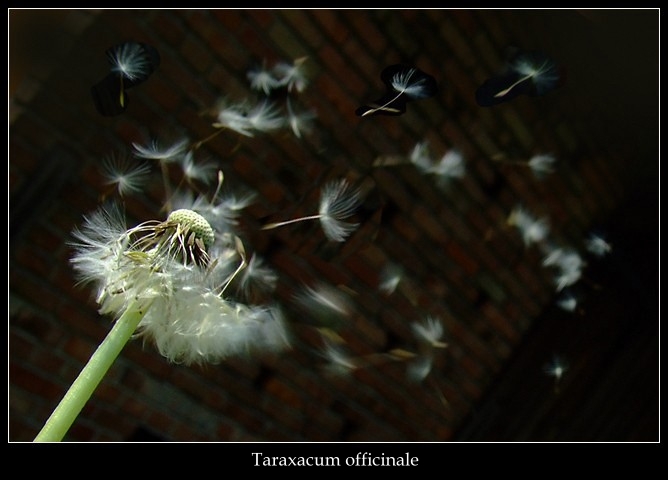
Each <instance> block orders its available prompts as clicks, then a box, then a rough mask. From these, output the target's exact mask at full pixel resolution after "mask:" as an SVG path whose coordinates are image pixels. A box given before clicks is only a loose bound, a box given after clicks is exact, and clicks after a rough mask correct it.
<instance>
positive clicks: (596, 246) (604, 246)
mask: <svg viewBox="0 0 668 480" xmlns="http://www.w3.org/2000/svg"><path fill="white" fill-rule="evenodd" d="M586 247H587V251H589V252H590V253H593V254H594V255H596V256H597V257H603V256H605V255H607V254H608V253H610V252H611V251H612V245H610V244H609V243H608V242H606V241H605V239H604V238H603V237H601V236H599V235H596V234H594V233H592V234H590V235H589V238H587V240H586Z"/></svg>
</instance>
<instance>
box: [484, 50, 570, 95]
mask: <svg viewBox="0 0 668 480" xmlns="http://www.w3.org/2000/svg"><path fill="white" fill-rule="evenodd" d="M564 78H565V75H564V69H563V68H561V67H560V66H559V65H557V63H556V62H555V61H554V60H553V59H552V58H550V57H548V56H547V55H545V54H544V53H541V52H518V53H516V54H515V55H514V57H513V58H512V59H511V60H510V61H509V66H508V70H507V71H506V72H505V73H504V74H502V75H498V76H494V77H492V78H489V79H488V80H486V81H485V82H484V83H483V84H482V85H481V86H480V87H478V89H477V90H476V93H475V97H476V101H477V103H478V105H480V106H483V107H488V106H492V105H497V104H499V103H502V102H507V101H509V100H512V99H513V98H516V97H517V96H519V95H528V96H539V95H545V94H546V93H548V92H550V91H552V90H554V89H555V88H557V87H558V86H560V85H561V84H563V83H564Z"/></svg>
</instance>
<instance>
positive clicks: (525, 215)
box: [507, 206, 550, 246]
mask: <svg viewBox="0 0 668 480" xmlns="http://www.w3.org/2000/svg"><path fill="white" fill-rule="evenodd" d="M507 222H508V225H513V226H515V227H517V229H518V230H519V231H520V233H521V234H522V240H523V241H524V244H525V245H526V246H529V245H531V244H534V243H541V242H542V241H544V240H545V239H546V238H547V234H548V232H549V230H550V227H549V224H548V221H547V219H546V218H540V219H536V218H534V217H533V216H532V215H531V214H530V213H529V212H527V211H526V209H524V208H523V207H521V206H517V207H515V208H514V209H513V210H512V211H511V212H510V215H509V216H508V220H507Z"/></svg>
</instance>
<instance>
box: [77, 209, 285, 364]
mask: <svg viewBox="0 0 668 480" xmlns="http://www.w3.org/2000/svg"><path fill="white" fill-rule="evenodd" d="M168 222H175V223H177V224H178V225H179V227H177V230H183V229H187V230H189V231H192V232H194V233H195V235H196V236H197V237H198V238H201V239H202V241H203V242H204V243H205V245H210V244H213V242H214V231H213V229H212V228H211V226H210V225H209V223H208V222H207V221H206V220H205V219H204V218H203V217H202V216H201V215H199V214H197V213H195V212H193V211H192V210H188V209H183V210H176V211H174V212H172V213H171V214H170V215H169V219H168ZM156 225H157V227H156V228H160V226H161V225H163V224H162V223H156ZM137 232H139V234H144V235H147V236H149V237H150V236H151V235H152V233H151V232H152V231H151V230H150V227H146V226H143V227H141V228H140V227H135V228H134V229H130V230H126V227H125V220H124V218H123V215H122V214H121V213H120V211H118V210H117V209H112V210H104V209H101V210H99V211H97V212H96V213H94V214H93V215H91V216H90V217H88V218H86V220H85V222H84V225H83V227H82V228H81V229H80V230H75V232H74V236H75V238H76V239H77V243H75V244H74V245H73V246H74V247H75V254H74V256H73V258H72V263H73V265H74V268H75V270H76V271H77V273H78V275H79V277H80V279H81V281H82V282H87V283H94V284H95V285H96V286H97V302H98V305H99V306H100V313H101V314H104V315H110V316H112V317H114V318H115V319H118V318H120V317H121V316H122V315H123V314H124V313H125V312H126V311H128V310H129V309H137V308H141V309H146V313H145V316H144V317H143V318H142V320H141V322H140V323H139V326H138V330H137V335H138V336H139V337H141V338H143V339H144V340H146V341H150V342H152V343H154V344H155V346H156V347H157V349H158V351H159V352H160V353H161V354H162V355H163V356H164V357H166V358H167V359H168V360H170V361H171V362H175V363H183V364H198V363H217V362H220V361H222V360H224V359H225V358H228V357H232V356H238V355H244V354H258V353H260V354H261V353H266V352H271V351H280V350H284V349H286V348H289V346H290V345H289V339H288V331H287V328H286V324H285V322H284V321H283V318H282V315H281V312H280V310H279V309H278V308H276V307H274V306H266V305H262V306H257V305H249V304H246V303H243V302H240V301H237V300H235V299H232V298H228V297H226V296H225V295H224V292H223V291H221V285H225V284H226V283H227V281H228V279H229V276H230V272H231V271H234V270H235V269H236V268H237V267H238V263H237V259H235V257H234V256H233V255H221V256H219V257H218V258H217V260H218V261H216V262H212V265H211V266H206V267H205V266H200V265H196V264H192V263H184V262H181V261H179V260H178V259H175V258H174V257H173V256H172V255H170V254H169V251H167V250H165V249H164V248H159V246H154V247H150V246H149V247H147V248H145V249H138V248H137V247H136V246H137V245H140V244H141V242H133V241H130V238H131V237H132V236H133V235H135V234H137ZM181 233H182V232H181ZM147 245H152V244H147ZM157 257H160V258H157Z"/></svg>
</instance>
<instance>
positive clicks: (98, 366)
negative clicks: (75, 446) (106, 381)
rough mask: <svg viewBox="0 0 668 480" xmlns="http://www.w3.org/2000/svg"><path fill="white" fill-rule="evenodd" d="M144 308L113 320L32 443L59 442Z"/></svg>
mask: <svg viewBox="0 0 668 480" xmlns="http://www.w3.org/2000/svg"><path fill="white" fill-rule="evenodd" d="M147 310H148V306H147V307H146V308H142V307H138V306H136V305H131V306H130V308H128V309H127V310H126V311H125V313H123V315H121V317H120V318H119V319H118V320H117V321H116V323H115V324H114V327H113V328H112V329H111V331H110V332H109V334H108V335H107V337H106V338H105V339H104V340H103V341H102V343H101V344H100V345H99V346H98V347H97V350H95V352H94V353H93V355H92V356H91V357H90V360H88V363H87V364H86V366H85V367H84V368H83V370H81V373H79V376H78V377H77V378H76V380H74V383H72V385H71V386H70V388H69V390H68V391H67V393H66V394H65V396H64V397H63V399H62V400H61V401H60V403H59V404H58V406H57V407H56V409H55V410H54V411H53V413H52V414H51V416H50V417H49V419H48V420H47V421H46V423H45V424H44V427H42V430H41V431H40V432H39V433H38V434H37V437H35V440H34V441H35V442H59V441H61V440H62V439H63V437H64V436H65V434H66V433H67V431H68V430H69V428H70V427H71V426H72V423H74V420H76V418H77V416H78V415H79V413H80V412H81V410H82V409H83V407H84V405H85V404H86V402H87V401H88V399H89V398H90V397H91V395H92V394H93V392H94V391H95V389H96V388H97V386H98V385H99V384H100V382H101V381H102V378H104V376H105V375H106V373H107V371H108V370H109V368H110V367H111V365H112V364H113V363H114V361H115V360H116V358H117V357H118V355H119V354H120V353H121V350H123V347H124V346H125V344H126V343H127V342H128V340H129V339H130V337H131V336H132V334H133V333H134V331H135V330H136V329H137V325H139V322H140V321H141V319H142V318H143V317H144V315H145V314H146V311H147Z"/></svg>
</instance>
